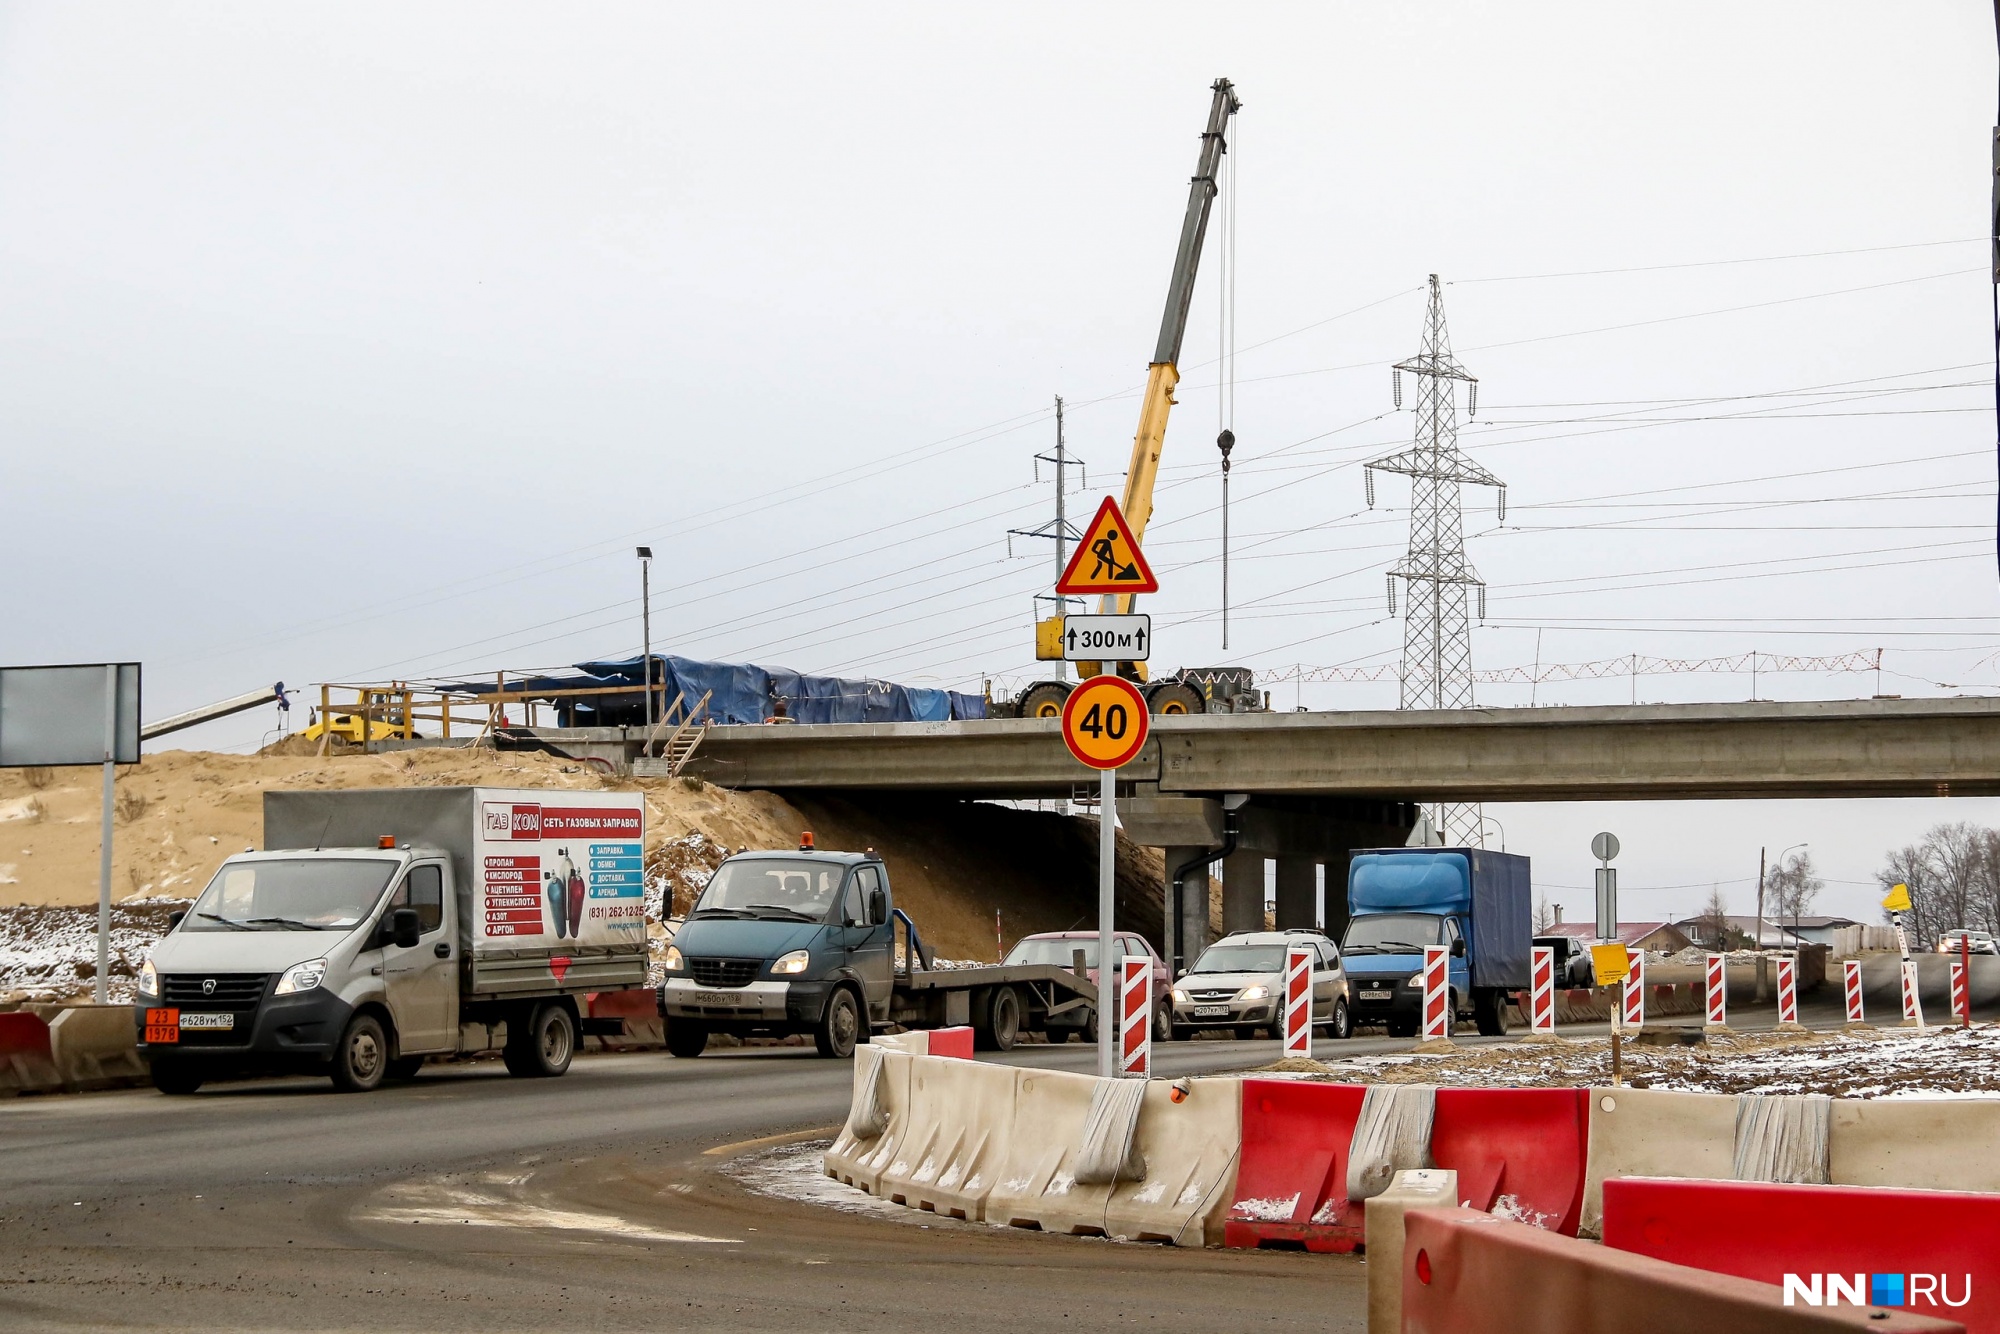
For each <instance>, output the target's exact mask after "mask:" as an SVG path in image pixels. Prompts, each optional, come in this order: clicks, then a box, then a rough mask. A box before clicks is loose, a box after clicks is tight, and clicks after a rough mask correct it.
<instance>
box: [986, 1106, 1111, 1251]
mask: <svg viewBox="0 0 2000 1334" xmlns="http://www.w3.org/2000/svg"><path fill="white" fill-rule="evenodd" d="M1018 1073H1019V1079H1018V1082H1017V1083H1016V1084H1015V1086H1014V1126H1013V1131H1012V1133H1011V1135H1010V1136H1009V1138H1008V1144H1007V1154H1006V1157H1005V1159H1004V1160H1003V1161H1002V1162H1001V1164H1000V1171H999V1180H998V1181H996V1182H995V1183H994V1187H993V1190H992V1192H991V1193H990V1194H988V1195H987V1197H986V1221H987V1222H989V1223H1004V1224H1006V1225H1008V1226H1010V1227H1031V1228H1040V1229H1041V1230H1043V1231H1044V1232H1070V1233H1077V1234H1080V1235H1091V1234H1094V1233H1100V1232H1102V1231H1103V1230H1104V1202H1105V1196H1106V1194H1107V1193H1108V1191H1109V1187H1106V1186H1079V1185H1077V1183H1076V1171H1075V1166H1074V1163H1075V1159H1076V1157H1077V1154H1078V1151H1079V1150H1080V1149H1081V1148H1082V1145H1083V1122H1084V1117H1085V1116H1087V1115H1088V1114H1089V1112H1090V1098H1091V1091H1092V1088H1093V1086H1094V1085H1095V1084H1096V1082H1097V1081H1096V1078H1095V1077H1094V1076H1091V1075H1072V1074H1068V1073H1066V1072H1064V1071H1060V1070H1021V1071H1019V1072H1018Z"/></svg>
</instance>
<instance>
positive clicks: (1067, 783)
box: [551, 699, 2000, 802]
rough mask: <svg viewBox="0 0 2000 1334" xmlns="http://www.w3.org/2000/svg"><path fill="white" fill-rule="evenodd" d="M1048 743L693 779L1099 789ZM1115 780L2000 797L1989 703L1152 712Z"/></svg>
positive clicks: (737, 749)
mask: <svg viewBox="0 0 2000 1334" xmlns="http://www.w3.org/2000/svg"><path fill="white" fill-rule="evenodd" d="M1057 729H1058V723H1057V722H1056V721H1055V720H1054V719H1024V718H1008V719H988V720H982V721H976V722H951V723H877V724H833V725H820V726H799V725H782V724H780V725H770V726H762V727H758V726H736V727H717V728H712V729H710V731H709V733H708V736H707V738H706V740H704V741H703V743H702V746H701V749H700V751H699V752H698V754H697V755H696V756H695V758H694V761H693V763H692V764H691V765H690V766H689V772H690V773H692V774H696V775H699V776H700V777H702V778H705V779H707V780H708V781H710V782H713V783H717V784H720V785H722V786H725V787H741V788H775V789H780V790H787V789H791V790H799V791H836V792H837V791H857V792H858V791H870V792H896V791H908V792H924V793H929V794H932V795H954V796H962V797H987V798H1018V797H1045V796H1062V795H1067V794H1069V793H1071V792H1073V791H1076V790H1077V789H1079V788H1083V787H1085V786H1086V785H1091V784H1094V781H1095V775H1094V774H1093V773H1092V772H1091V771H1090V770H1087V769H1085V768H1084V767H1083V766H1082V765H1080V764H1078V763H1076V761H1075V760H1073V759H1072V758H1071V757H1070V755H1069V752H1068V751H1067V750H1066V749H1065V748H1064V746H1063V743H1062V738H1061V736H1060V734H1059V732H1058V730H1057ZM551 739H552V740H553V739H554V738H553V737H551ZM558 744H560V743H558ZM640 765H641V768H640V772H644V770H645V767H647V762H645V761H640ZM1121 776H1122V778H1123V779H1125V780H1126V781H1128V782H1129V783H1131V784H1133V785H1134V787H1135V788H1137V789H1138V790H1140V791H1157V792H1158V793H1160V794H1162V795H1166V794H1188V795H1212V794H1218V793H1248V794H1251V795H1253V796H1260V795H1269V796H1280V795H1282V796H1293V797H1344V798H1370V799H1387V800H1394V801H1404V802H1408V801H1432V800H1459V801H1472V800H1486V801H1580V800H1607V799H1662V798H1666V799H1675V798H1705V797H1706V798H1713V797H1737V798H1744V797H1834V796H1839V797H1935V796H1988V795H1993V794H1996V793H2000V699H1910V700H1828V701H1816V702H1810V703H1742V704H1642V705H1636V706H1624V705H1619V706H1612V707H1592V708H1535V709H1462V710H1439V711H1420V710H1408V711H1381V712H1366V713H1362V712H1356V713H1261V714H1259V713H1248V714H1203V715H1196V716H1192V717H1184V718H1155V719H1154V720H1153V734H1152V739H1151V740H1149V741H1148V742H1147V743H1146V747H1145V749H1144V750H1143V751H1141V752H1140V754H1139V757H1138V759H1137V760H1135V761H1134V762H1133V763H1132V764H1130V765H1128V766H1126V768H1125V769H1124V770H1122V771H1121Z"/></svg>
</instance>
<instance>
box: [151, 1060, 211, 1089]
mask: <svg viewBox="0 0 2000 1334" xmlns="http://www.w3.org/2000/svg"><path fill="white" fill-rule="evenodd" d="M152 1074H153V1087H154V1088H156V1089H158V1090H159V1091H160V1092H162V1093H166V1094H171V1095H173V1096H175V1097H180V1096H182V1095H183V1094H188V1093H193V1092H194V1091H195V1090H196V1089H198V1088H200V1087H201V1075H200V1074H199V1073H198V1072H196V1071H195V1070H194V1068H193V1067H191V1066H189V1065H188V1064H187V1063H186V1062H184V1061H177V1060H175V1059H174V1058H173V1057H171V1056H155V1057H154V1058H153V1069H152Z"/></svg>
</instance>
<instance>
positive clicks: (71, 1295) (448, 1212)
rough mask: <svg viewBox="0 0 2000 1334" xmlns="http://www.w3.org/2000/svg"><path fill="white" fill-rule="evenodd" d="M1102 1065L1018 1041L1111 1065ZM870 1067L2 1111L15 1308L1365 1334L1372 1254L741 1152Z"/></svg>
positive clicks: (458, 1325) (372, 1318) (742, 1062)
mask: <svg viewBox="0 0 2000 1334" xmlns="http://www.w3.org/2000/svg"><path fill="white" fill-rule="evenodd" d="M1733 1017H1734V1016H1733ZM1774 1017H1775V1016H1771V1015H1768V1014H1763V1015H1752V1014H1746V1015H1743V1016H1740V1017H1734V1018H1736V1021H1737V1022H1738V1023H1739V1025H1741V1026H1744V1027H1758V1026H1768V1023H1769V1022H1770V1021H1771V1019H1773V1018H1774ZM1805 1017H1806V1018H1807V1020H1808V1022H1820V1023H1825V1024H1827V1025H1828V1026H1831V1025H1832V1024H1835V1023H1837V1022H1838V1014H1837V1012H1831V1011H1822V1010H1820V1008H1819V1007H1813V1009H1811V1010H1809V1011H1808V1013H1807V1014H1806V1015H1805ZM1572 1031H1575V1030H1572ZM1584 1031H1588V1030H1587V1029H1586V1030H1584ZM1461 1040H1463V1041H1469V1042H1479V1041H1482V1039H1477V1038H1471V1039H1461ZM1409 1045H1410V1044H1409V1043H1408V1042H1405V1041H1398V1040H1392V1039H1383V1038H1359V1039H1355V1040H1352V1041H1349V1042H1344V1043H1331V1042H1326V1041H1321V1042H1320V1043H1318V1044H1317V1046H1318V1047H1319V1049H1320V1052H1321V1054H1323V1055H1330V1054H1333V1053H1334V1052H1338V1053H1339V1054H1341V1055H1360V1054H1365V1053H1371V1052H1391V1051H1398V1050H1402V1049H1405V1048H1407V1047H1408V1046H1409ZM1274 1046H1275V1044H1273V1043H1271V1042H1268V1041H1260V1042H1248V1043H1238V1042H1212V1041H1203V1042H1195V1043H1175V1044H1170V1045H1167V1046H1164V1047H1162V1048H1161V1049H1159V1060H1158V1067H1159V1072H1160V1073H1162V1074H1165V1075H1168V1076H1176V1075H1180V1074H1188V1073H1197V1072H1201V1071H1221V1070H1228V1069H1232V1068H1245V1067H1249V1066H1254V1065H1260V1064H1264V1063H1266V1062H1268V1061H1270V1060H1271V1059H1272V1057H1273V1056H1274V1055H1275V1052H1274V1050H1273V1048H1274ZM1095 1057H1096V1052H1095V1049H1094V1048H1093V1047H1088V1046H1083V1045H1070V1046H1064V1047H1049V1046H1029V1047H1022V1048H1017V1049H1016V1050H1015V1051H1014V1052H1012V1053H1010V1054H1009V1055H1008V1056H1007V1057H1005V1058H1003V1059H1006V1060H1008V1061H1010V1062H1013V1063H1017V1064H1033V1065H1044V1066H1051V1067H1056V1068H1062V1069H1072V1070H1080V1071H1089V1070H1091V1069H1093V1068H1094V1063H1095ZM850 1078H851V1075H850V1067H849V1065H848V1064H847V1063H846V1062H834V1061H826V1060H822V1059H820V1058H818V1057H816V1056H814V1055H813V1054H812V1052H811V1050H810V1049H799V1048H762V1049H735V1050H726V1051H718V1052H711V1053H710V1054H708V1055H706V1056H704V1057H702V1058H701V1059H699V1060H693V1061H683V1060H676V1059H674V1058H672V1057H669V1056H666V1055H664V1054H661V1053H643V1054H632V1055H608V1056H592V1057H585V1058H582V1059H579V1060H578V1061H577V1063H576V1064H575V1066H574V1067H572V1069H571V1071H570V1073H569V1075H568V1076H566V1077H565V1078H562V1079H558V1080H550V1081H533V1080H517V1079H511V1078H508V1077H507V1076H506V1075H505V1074H504V1073H503V1072H502V1071H501V1069H500V1067H499V1064H498V1062H484V1063H479V1064H475V1065H466V1066H448V1067H433V1068H432V1069H429V1070H427V1071H426V1072H425V1073H424V1075H423V1077H422V1078H420V1079H419V1080H417V1081H416V1082H415V1083H413V1084H409V1085H404V1086H399V1087H388V1088H384V1089H382V1090H380V1091H378V1092H376V1093H373V1094H368V1095H361V1096H343V1095H338V1094H334V1093H332V1092H330V1091H329V1089H328V1085H327V1084H326V1082H325V1081H323V1080H304V1079H299V1080H274V1081H262V1082H255V1083H240V1084H223V1085H216V1086H212V1087H210V1088H206V1089H204V1090H203V1091H202V1092H201V1093H200V1094H198V1095H196V1096H194V1097H191V1098H164V1097H161V1096H160V1095H158V1094H155V1093H153V1092H152V1091H150V1090H144V1091H139V1090H134V1091H127V1092H118V1093H105V1094H93V1095H85V1096H80V1097H55V1098H23V1099H17V1100H14V1101H12V1102H8V1103H0V1235H4V1236H5V1237H6V1238H7V1239H8V1241H9V1242H10V1243H11V1244H10V1245H9V1246H8V1248H7V1255H6V1257H5V1259H4V1260H0V1327H5V1328H8V1329H14V1330H49V1329H106V1328H109V1329H128V1328H132V1329H137V1328H143V1329H195V1328H200V1329H205V1330H217V1329H222V1330H233V1329H267V1328H274V1327H280V1326H282V1327H285V1328H291V1329H318V1330H345V1329H368V1330H400V1329H411V1330H457V1329H467V1330H490V1331H500V1330H536V1331H540V1330H547V1329H551V1328H581V1329H591V1330H627V1329H631V1330H639V1329H646V1330H657V1329H683V1328H688V1329H692V1328H702V1329H713V1328H716V1327H718V1326H720V1327H726V1328H728V1329H730V1330H732V1331H757V1330H783V1331H786V1334H798V1331H800V1330H822V1329H830V1330H840V1329H867V1330H870V1331H882V1332H888V1331H900V1330H913V1331H914V1330H923V1331H926V1332H927V1334H935V1331H936V1330H938V1329H940V1328H944V1329H959V1330H978V1329H990V1328H1017V1327H1027V1326H1029V1325H1031V1324H1032V1325H1034V1326H1036V1327H1041V1328H1056V1327H1060V1326H1063V1325H1065V1324H1068V1323H1070V1322H1086V1321H1087V1322H1091V1323H1093V1324H1095V1325H1097V1326H1108V1327H1151V1328H1168V1329H1176V1330H1190V1329H1225V1328H1227V1329H1245V1328H1256V1329H1272V1330H1286V1329H1300V1330H1305V1329H1311V1330H1315V1331H1329V1330H1344V1329H1354V1330H1358V1329H1361V1328H1362V1327H1363V1323H1364V1321H1363V1315H1364V1305H1365V1297H1364V1286H1365V1282H1366V1277H1365V1276H1366V1269H1365V1265H1364V1262H1362V1261H1360V1260H1357V1259H1354V1258H1352V1257H1335V1256H1311V1255H1304V1254H1297V1253H1286V1252H1270V1251H1263V1252H1242V1251H1187V1250H1180V1251H1174V1250H1169V1249H1167V1248H1164V1247H1157V1246H1144V1245H1127V1244H1118V1243H1111V1242H1106V1241H1103V1240H1093V1239H1086V1238H1070V1237H1055V1236H1047V1235H1041V1234H1036V1233H1026V1232H1012V1231H1007V1230H1004V1229H997V1228H989V1227H984V1226H978V1225H970V1224H964V1223H955V1222H952V1221H951V1220H945V1219H938V1218H936V1217H934V1216H931V1215H924V1214H917V1213H913V1212H912V1211H908V1210H902V1209H893V1210H891V1209H884V1208H879V1207H878V1208H876V1209H875V1210H874V1211H873V1212H862V1213H849V1212H841V1211H836V1210H834V1209H831V1208H827V1207H825V1206H824V1205H822V1204H814V1203H807V1202H800V1201H798V1200H795V1199H781V1198H773V1197H771V1196H769V1195H766V1194H760V1193H756V1192H753V1191H752V1190H750V1189H748V1188H747V1187H746V1186H745V1184H744V1183H743V1181H742V1180H740V1179H739V1174H741V1173H742V1172H743V1171H744V1170H745V1169H746V1168H749V1169H754V1170H756V1171H759V1172H762V1173H763V1174H764V1175H766V1176H775V1177H777V1178H779V1179H783V1180H786V1181H792V1182H795V1184H796V1185H797V1186H799V1187H806V1188H813V1187H819V1188H821V1189H826V1187H823V1186H821V1184H820V1183H821V1179H819V1178H816V1177H814V1176H813V1175H812V1174H811V1172H810V1170H809V1169H810V1162H809V1158H808V1154H809V1148H807V1149H798V1150H787V1149H786V1148H785V1142H786V1140H787V1139H788V1138H789V1139H790V1140H793V1141H798V1140H804V1141H808V1142H809V1141H810V1140H811V1139H812V1138H814V1136H813V1135H812V1134H811V1133H810V1132H813V1131H815V1130H818V1131H819V1132H820V1136H821V1137H823V1136H824V1135H827V1134H830V1133H831V1128H832V1127H833V1126H834V1125H835V1124H836V1123H837V1122H838V1121H839V1120H840V1119H841V1118H842V1117H843V1116H844V1115H845V1113H846V1109H847V1101H848V1090H849V1084H850ZM801 1132H806V1133H803V1134H802V1133H801ZM767 1137H776V1138H774V1139H767ZM757 1140H764V1141H766V1142H763V1143H751V1144H745V1143H744V1142H745V1141H757ZM718 1150H719V1152H718ZM787 1163H789V1164H790V1166H791V1168H792V1169H793V1170H791V1171H790V1173H789V1175H786V1174H785V1173H784V1172H781V1171H779V1168H780V1167H781V1166H783V1165H784V1164H787ZM800 1168H804V1169H806V1170H797V1169H800ZM847 1198H850V1199H853V1200H854V1201H856V1202H857V1203H860V1202H861V1197H858V1196H849V1197H847ZM862 1207H863V1208H867V1206H866V1205H865V1204H863V1205H862Z"/></svg>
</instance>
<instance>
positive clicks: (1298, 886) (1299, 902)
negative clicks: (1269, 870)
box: [1277, 856, 1319, 931]
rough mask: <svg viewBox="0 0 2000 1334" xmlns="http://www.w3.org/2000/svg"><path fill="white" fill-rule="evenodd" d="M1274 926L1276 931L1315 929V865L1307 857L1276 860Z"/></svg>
mask: <svg viewBox="0 0 2000 1334" xmlns="http://www.w3.org/2000/svg"><path fill="white" fill-rule="evenodd" d="M1277 861H1278V905H1277V923H1278V929H1279V930H1280V931H1292V930H1305V931H1310V930H1311V929H1312V928H1313V927H1315V926H1318V925H1319V922H1318V920H1317V918H1318V911H1317V909H1318V904H1317V902H1316V900H1317V899H1318V897H1319V894H1318V890H1319V863H1318V862H1316V861H1314V860H1313V859H1312V858H1310V857H1286V856H1280V857H1279V858H1278V859H1277Z"/></svg>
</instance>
